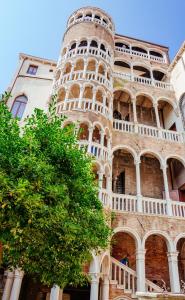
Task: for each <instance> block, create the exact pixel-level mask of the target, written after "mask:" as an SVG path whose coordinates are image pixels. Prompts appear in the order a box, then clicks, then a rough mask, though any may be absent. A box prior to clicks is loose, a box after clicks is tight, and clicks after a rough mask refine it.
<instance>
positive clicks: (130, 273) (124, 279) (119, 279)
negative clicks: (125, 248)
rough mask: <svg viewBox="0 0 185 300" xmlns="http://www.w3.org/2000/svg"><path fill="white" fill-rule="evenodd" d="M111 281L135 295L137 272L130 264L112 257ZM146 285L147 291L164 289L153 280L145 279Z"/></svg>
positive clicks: (156, 291)
mask: <svg viewBox="0 0 185 300" xmlns="http://www.w3.org/2000/svg"><path fill="white" fill-rule="evenodd" d="M110 280H111V283H113V284H116V285H117V287H118V288H119V289H123V290H124V292H126V293H127V292H128V293H132V295H134V294H135V293H136V291H137V273H136V271H134V270H133V269H131V268H129V267H128V266H126V265H124V264H122V263H121V262H119V261H118V260H117V259H115V258H113V257H111V266H110ZM145 287H146V291H147V292H150V293H151V292H155V293H161V292H162V291H163V290H162V288H160V287H159V286H158V285H156V284H154V283H153V282H152V281H150V280H148V279H145Z"/></svg>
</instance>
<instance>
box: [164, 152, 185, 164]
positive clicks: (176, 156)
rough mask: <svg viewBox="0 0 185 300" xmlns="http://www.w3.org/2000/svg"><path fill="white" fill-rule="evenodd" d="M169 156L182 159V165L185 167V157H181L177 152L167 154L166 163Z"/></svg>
mask: <svg viewBox="0 0 185 300" xmlns="http://www.w3.org/2000/svg"><path fill="white" fill-rule="evenodd" d="M169 158H174V159H176V160H178V161H180V162H181V163H182V165H183V166H184V167H185V159H184V158H183V157H181V156H180V155H177V154H175V155H174V154H171V155H168V156H166V157H165V164H167V160H168V159H169Z"/></svg>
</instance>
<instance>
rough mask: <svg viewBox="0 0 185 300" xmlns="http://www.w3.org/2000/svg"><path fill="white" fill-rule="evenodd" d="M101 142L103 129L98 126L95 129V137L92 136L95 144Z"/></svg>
mask: <svg viewBox="0 0 185 300" xmlns="http://www.w3.org/2000/svg"><path fill="white" fill-rule="evenodd" d="M100 140H101V128H100V126H99V125H96V126H95V127H94V128H93V136H92V141H93V142H95V143H98V144H100Z"/></svg>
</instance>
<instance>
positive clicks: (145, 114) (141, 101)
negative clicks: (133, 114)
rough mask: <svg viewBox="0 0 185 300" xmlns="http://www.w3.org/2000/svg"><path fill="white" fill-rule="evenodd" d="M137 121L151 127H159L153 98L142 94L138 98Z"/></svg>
mask: <svg viewBox="0 0 185 300" xmlns="http://www.w3.org/2000/svg"><path fill="white" fill-rule="evenodd" d="M136 111H137V121H138V122H139V123H141V124H145V125H149V126H155V127H156V126H157V122H156V115H155V110H154V107H153V103H152V100H151V98H149V97H148V96H147V95H144V94H141V95H138V96H137V97H136Z"/></svg>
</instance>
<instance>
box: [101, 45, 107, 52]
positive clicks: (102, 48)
mask: <svg viewBox="0 0 185 300" xmlns="http://www.w3.org/2000/svg"><path fill="white" fill-rule="evenodd" d="M100 49H101V50H102V51H104V52H106V49H105V46H104V44H101V45H100Z"/></svg>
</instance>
